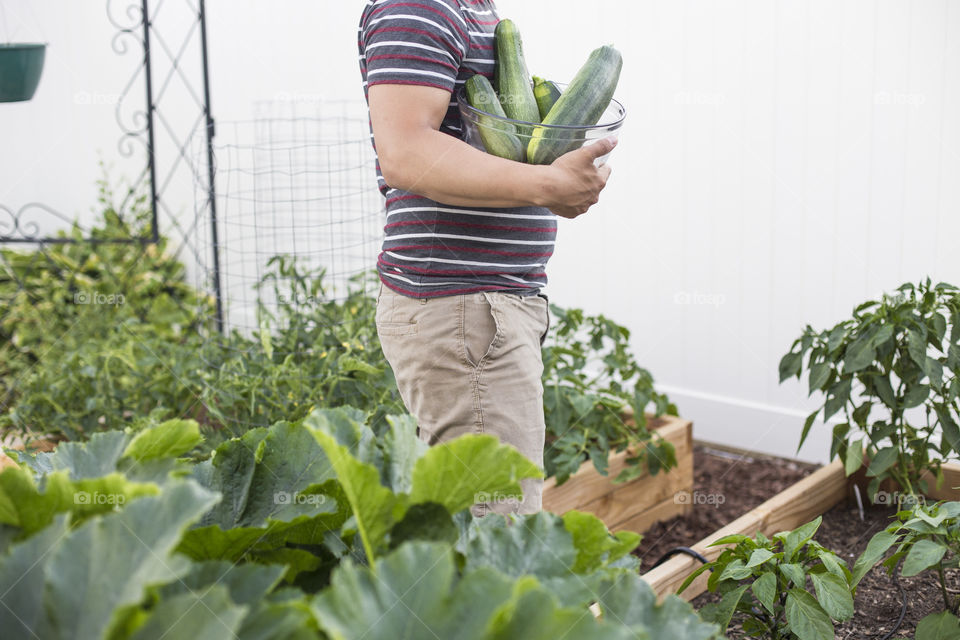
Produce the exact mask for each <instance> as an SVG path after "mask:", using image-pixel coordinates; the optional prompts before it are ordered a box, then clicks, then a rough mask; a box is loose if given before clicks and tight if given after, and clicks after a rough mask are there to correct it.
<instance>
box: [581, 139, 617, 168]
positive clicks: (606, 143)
mask: <svg viewBox="0 0 960 640" xmlns="http://www.w3.org/2000/svg"><path fill="white" fill-rule="evenodd" d="M616 146H617V139H616V138H603V139H602V140H598V141H597V142H594V143H593V144H588V145H586V146H585V147H581V149H582V150H583V153H584V155H585V156H586V157H587V158H589V159H590V162H593V161H594V160H596V159H597V158H601V157H603V156H605V155H607V154H608V153H610V152H611V151H613V148H614V147H616Z"/></svg>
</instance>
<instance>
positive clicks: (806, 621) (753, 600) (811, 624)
mask: <svg viewBox="0 0 960 640" xmlns="http://www.w3.org/2000/svg"><path fill="white" fill-rule="evenodd" d="M821 521H822V518H820V517H818V518H817V519H816V520H814V521H812V522H808V523H807V524H804V525H802V526H800V527H798V528H796V529H794V530H793V531H784V532H781V533H777V534H775V535H774V536H773V537H772V538H767V537H766V536H764V535H763V534H762V533H759V532H758V533H757V535H756V537H754V538H750V537H748V536H744V535H732V536H726V537H723V538H721V539H719V540H717V541H716V542H714V543H713V544H712V545H710V546H718V545H733V546H731V547H729V548H727V549H724V550H723V552H722V553H721V554H720V556H719V557H718V558H717V559H716V560H714V561H713V562H709V563H707V564H704V565H702V566H701V567H700V568H699V569H697V570H696V571H695V572H693V573H692V574H691V575H690V576H688V577H687V579H686V580H685V581H684V582H683V584H682V585H681V586H680V589H679V590H678V593H682V592H683V591H684V590H685V589H686V588H687V587H688V586H690V584H691V583H692V582H693V580H694V579H695V578H696V577H697V576H699V575H700V574H702V573H704V572H706V571H711V572H712V573H711V574H710V577H709V579H708V581H707V588H708V589H709V590H710V591H711V592H714V593H719V594H721V595H722V596H723V597H722V599H721V600H720V602H719V603H714V604H710V605H707V606H705V607H703V608H702V609H701V610H700V614H701V616H703V618H704V619H705V620H711V621H713V622H716V623H717V624H719V625H720V627H721V628H722V629H726V628H727V626H729V624H730V622H731V620H733V619H734V618H736V619H737V620H738V621H739V622H740V623H741V624H742V626H743V631H744V632H745V633H746V634H747V636H749V637H752V638H768V639H769V640H785V639H789V638H798V639H799V640H833V637H834V621H844V620H847V619H849V618H851V617H852V616H853V594H854V592H855V589H856V586H857V582H858V581H859V578H858V577H856V576H855V575H854V574H853V573H852V572H851V571H850V569H849V568H847V565H846V563H845V562H844V561H843V559H842V558H840V557H839V556H838V555H837V554H835V553H834V552H832V551H830V550H829V549H827V548H825V547H824V546H823V545H821V544H820V543H818V542H816V541H815V540H813V536H814V534H815V533H816V531H817V529H818V528H819V527H820V523H821ZM810 584H812V585H813V590H812V592H811V589H810V588H809V585H810Z"/></svg>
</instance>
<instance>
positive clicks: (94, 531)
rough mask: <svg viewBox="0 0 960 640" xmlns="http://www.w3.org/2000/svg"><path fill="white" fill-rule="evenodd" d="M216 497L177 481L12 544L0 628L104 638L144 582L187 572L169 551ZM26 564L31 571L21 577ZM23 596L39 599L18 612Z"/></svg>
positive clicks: (1, 577) (4, 567)
mask: <svg viewBox="0 0 960 640" xmlns="http://www.w3.org/2000/svg"><path fill="white" fill-rule="evenodd" d="M217 499H218V498H217V495H216V494H214V493H210V492H209V491H206V490H204V489H203V488H201V487H199V486H198V485H196V484H195V483H193V482H182V483H177V484H175V485H172V486H171V487H169V488H168V489H166V490H164V491H163V493H161V494H160V495H157V496H147V497H144V498H141V499H139V500H135V501H133V502H131V503H130V504H129V505H127V506H126V507H125V508H124V509H123V510H122V511H120V512H115V513H109V514H106V515H100V516H95V517H94V518H92V519H91V520H89V521H88V522H86V523H84V524H82V525H81V526H80V527H78V528H77V529H75V530H73V531H70V532H69V533H64V532H65V529H64V522H65V520H64V519H63V517H62V516H61V517H58V518H57V520H56V522H57V523H59V524H55V525H54V526H52V527H48V528H47V529H45V530H44V531H42V532H41V533H39V534H38V535H36V536H34V537H33V538H30V539H29V540H27V541H26V542H25V543H23V544H20V545H15V546H14V547H12V548H11V549H10V554H9V555H8V556H7V557H6V558H3V559H2V560H0V586H2V587H3V588H4V589H5V590H7V591H8V593H7V595H6V596H4V602H5V603H6V604H7V606H9V607H10V609H7V608H3V610H2V611H0V625H2V627H3V628H4V629H22V628H23V627H24V625H26V626H28V627H29V631H30V633H32V634H35V635H36V636H38V637H42V638H68V637H69V638H76V639H79V640H83V639H86V638H89V639H91V640H92V639H94V638H102V637H104V636H106V635H107V634H108V632H109V630H110V626H111V623H112V621H113V620H114V613H115V611H116V610H118V609H121V608H123V607H129V606H132V605H135V604H137V603H139V602H140V601H141V600H142V599H143V597H144V595H145V592H146V588H147V587H148V586H149V585H152V584H164V583H167V582H170V581H171V580H174V579H176V578H177V577H179V576H181V575H183V574H184V573H186V571H187V568H188V565H187V563H186V559H185V558H182V557H176V556H173V555H172V553H173V551H174V548H175V547H176V544H177V541H178V540H179V539H180V536H181V535H182V534H183V532H184V530H185V529H186V528H187V526H188V525H189V524H190V523H192V522H195V521H196V520H197V519H199V518H200V516H201V514H203V512H204V511H206V510H207V509H209V508H210V506H212V505H213V503H214V502H216V500H217ZM58 530H59V532H61V535H59V536H56V537H53V538H52V539H51V536H50V535H48V533H49V532H53V533H57V532H58ZM41 542H45V543H46V544H45V545H41V544H40V543H41ZM23 562H27V563H28V564H27V565H26V566H27V567H30V566H34V565H35V567H36V571H34V570H31V572H30V573H29V574H28V577H27V579H24V580H19V578H20V576H21V575H22V571H23V565H22V563H23ZM11 571H16V572H17V573H16V575H11ZM41 593H42V594H44V596H43V598H37V595H38V594H41ZM27 600H33V601H36V602H35V604H34V605H33V607H28V608H26V609H23V610H21V609H20V604H19V603H21V602H24V601H27ZM38 607H39V608H40V610H42V611H43V612H44V613H43V614H42V615H41V616H40V617H39V618H34V617H33V616H32V615H31V612H32V610H33V609H34V608H38ZM11 609H12V611H11ZM13 611H15V612H16V615H13V613H12V612H13ZM24 614H25V615H26V617H24ZM8 618H9V619H8ZM17 618H20V619H22V620H24V622H23V623H21V622H19V621H18V620H17ZM26 635H29V634H26ZM31 637H32V636H31Z"/></svg>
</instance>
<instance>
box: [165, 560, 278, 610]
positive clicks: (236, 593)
mask: <svg viewBox="0 0 960 640" xmlns="http://www.w3.org/2000/svg"><path fill="white" fill-rule="evenodd" d="M282 577H283V568H282V567H264V566H261V565H256V564H235V563H232V562H222V561H220V562H217V561H215V562H196V563H194V564H193V565H192V566H191V567H190V571H189V573H187V574H186V575H184V576H182V577H181V578H180V579H179V580H175V581H174V582H171V583H169V584H166V585H163V586H162V587H160V588H159V589H158V590H157V593H158V594H159V596H160V598H161V600H165V599H168V598H171V597H173V596H177V595H180V594H183V593H189V592H191V591H192V592H198V591H202V590H204V589H206V588H208V587H210V586H212V585H222V586H224V587H226V588H227V590H228V591H229V592H230V600H231V601H233V602H235V603H236V604H249V605H253V604H256V603H257V602H258V601H260V599H261V598H263V597H264V596H265V595H267V593H269V592H270V591H271V590H272V589H273V588H274V587H276V586H277V585H278V584H279V582H280V579H281V578H282Z"/></svg>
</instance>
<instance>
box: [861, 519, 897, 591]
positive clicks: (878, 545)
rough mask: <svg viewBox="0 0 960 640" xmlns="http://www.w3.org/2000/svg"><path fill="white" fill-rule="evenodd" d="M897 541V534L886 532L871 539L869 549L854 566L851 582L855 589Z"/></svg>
mask: <svg viewBox="0 0 960 640" xmlns="http://www.w3.org/2000/svg"><path fill="white" fill-rule="evenodd" d="M897 540H898V538H897V535H896V534H894V533H891V532H890V531H886V530H884V531H879V532H877V533H876V534H875V535H874V536H873V537H872V538H870V542H868V543H867V548H866V549H864V550H863V553H862V554H860V557H859V558H857V560H856V562H854V564H853V578H852V579H851V580H850V585H851V586H852V587H855V586H857V585H858V584H860V581H861V580H862V579H863V576H865V575H867V573H868V572H869V571H870V570H871V569H873V567H874V566H876V564H877V563H878V562H880V560H882V559H883V556H885V555H886V553H887V550H888V549H890V547H892V546H893V545H894V544H896V542H897Z"/></svg>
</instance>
